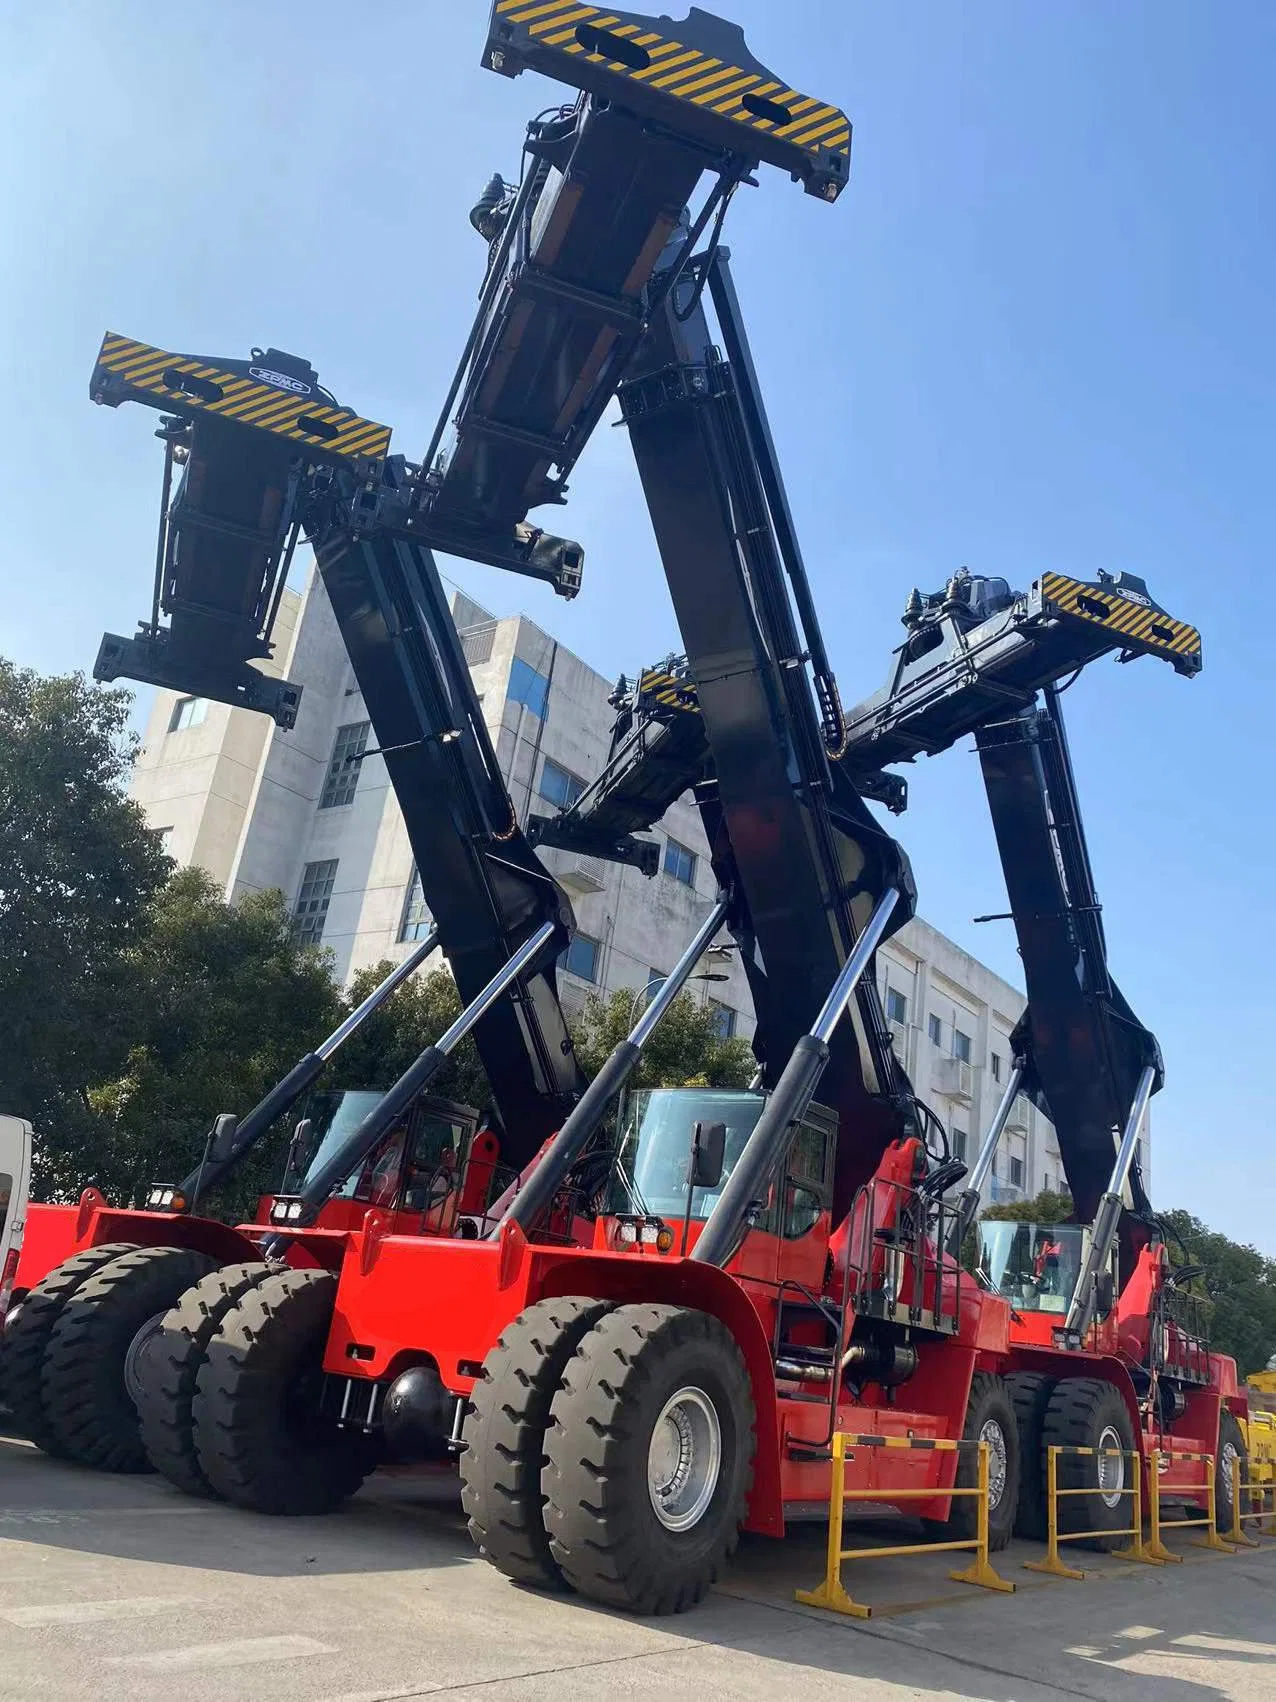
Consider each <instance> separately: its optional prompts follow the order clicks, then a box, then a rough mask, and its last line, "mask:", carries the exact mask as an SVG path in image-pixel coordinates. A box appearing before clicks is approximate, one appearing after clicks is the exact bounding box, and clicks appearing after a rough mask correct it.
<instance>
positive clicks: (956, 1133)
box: [953, 1129, 966, 1164]
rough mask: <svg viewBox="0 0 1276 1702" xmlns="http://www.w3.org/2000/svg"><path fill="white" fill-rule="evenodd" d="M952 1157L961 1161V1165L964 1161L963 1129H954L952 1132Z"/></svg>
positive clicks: (964, 1142)
mask: <svg viewBox="0 0 1276 1702" xmlns="http://www.w3.org/2000/svg"><path fill="white" fill-rule="evenodd" d="M953 1157H954V1158H959V1159H961V1161H962V1162H963V1164H964V1163H965V1161H966V1131H965V1129H954V1130H953Z"/></svg>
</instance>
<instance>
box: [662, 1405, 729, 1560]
mask: <svg viewBox="0 0 1276 1702" xmlns="http://www.w3.org/2000/svg"><path fill="white" fill-rule="evenodd" d="M721 1475H722V1426H721V1424H720V1423H719V1421H718V1413H717V1408H716V1407H715V1406H714V1404H713V1402H712V1401H711V1400H710V1399H709V1397H708V1395H706V1394H705V1392H704V1391H703V1389H695V1388H690V1387H688V1388H684V1389H679V1390H678V1392H677V1393H676V1394H673V1395H670V1397H669V1399H668V1400H667V1401H666V1402H665V1404H664V1406H663V1407H662V1408H661V1410H660V1416H659V1418H658V1419H657V1420H656V1424H655V1428H654V1429H653V1431H652V1433H651V1442H650V1444H649V1446H648V1449H647V1488H648V1491H649V1492H650V1495H651V1505H652V1508H653V1510H654V1512H655V1515H656V1517H657V1519H659V1521H660V1523H661V1524H662V1525H663V1526H664V1528H665V1529H666V1530H667V1531H689V1530H690V1529H691V1527H692V1526H693V1525H696V1524H698V1523H699V1522H700V1520H701V1519H702V1518H703V1517H704V1515H705V1512H706V1511H707V1509H708V1506H709V1503H710V1502H711V1501H712V1500H713V1492H714V1490H715V1489H716V1488H717V1487H718V1479H719V1477H720V1476H721Z"/></svg>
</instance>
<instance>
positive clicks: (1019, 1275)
mask: <svg viewBox="0 0 1276 1702" xmlns="http://www.w3.org/2000/svg"><path fill="white" fill-rule="evenodd" d="M1084 1236H1085V1230H1084V1229H1083V1228H1081V1227H1080V1225H1078V1224H1073V1223H1057V1224H1037V1223H995V1222H994V1223H990V1222H988V1221H984V1222H983V1223H981V1224H980V1225H979V1266H978V1270H979V1274H980V1276H981V1277H982V1278H983V1280H984V1283H985V1286H986V1287H988V1288H990V1289H992V1290H993V1291H994V1292H995V1293H997V1294H1000V1295H1002V1296H1003V1297H1004V1298H1005V1299H1006V1300H1008V1301H1010V1303H1011V1305H1012V1306H1013V1307H1014V1308H1015V1310H1016V1311H1017V1312H1066V1311H1067V1310H1068V1306H1069V1304H1070V1302H1071V1300H1072V1294H1073V1290H1074V1289H1075V1288H1076V1286H1077V1279H1078V1278H1079V1277H1080V1275H1081V1266H1082V1262H1083V1260H1084V1257H1085V1250H1084V1246H1083V1240H1084Z"/></svg>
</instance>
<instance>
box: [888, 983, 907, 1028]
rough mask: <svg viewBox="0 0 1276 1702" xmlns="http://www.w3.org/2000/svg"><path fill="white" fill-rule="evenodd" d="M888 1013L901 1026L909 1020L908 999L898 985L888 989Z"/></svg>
mask: <svg viewBox="0 0 1276 1702" xmlns="http://www.w3.org/2000/svg"><path fill="white" fill-rule="evenodd" d="M886 1014H887V1016H888V1017H889V1018H890V1019H891V1021H892V1022H898V1023H899V1024H901V1026H902V1025H903V1024H904V1023H906V1022H907V1021H908V1000H907V999H906V998H905V997H904V995H903V994H902V993H901V992H900V991H899V989H898V988H896V987H888V988H887V989H886Z"/></svg>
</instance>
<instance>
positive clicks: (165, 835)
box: [151, 827, 173, 857]
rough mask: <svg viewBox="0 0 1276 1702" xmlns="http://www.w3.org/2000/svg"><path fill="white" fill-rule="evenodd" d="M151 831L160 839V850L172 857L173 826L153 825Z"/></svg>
mask: <svg viewBox="0 0 1276 1702" xmlns="http://www.w3.org/2000/svg"><path fill="white" fill-rule="evenodd" d="M151 832H152V833H153V834H154V835H155V837H156V839H158V840H159V843H160V850H161V851H163V852H164V853H165V855H166V856H169V857H171V856H172V855H173V829H172V828H171V827H153V828H152V829H151Z"/></svg>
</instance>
